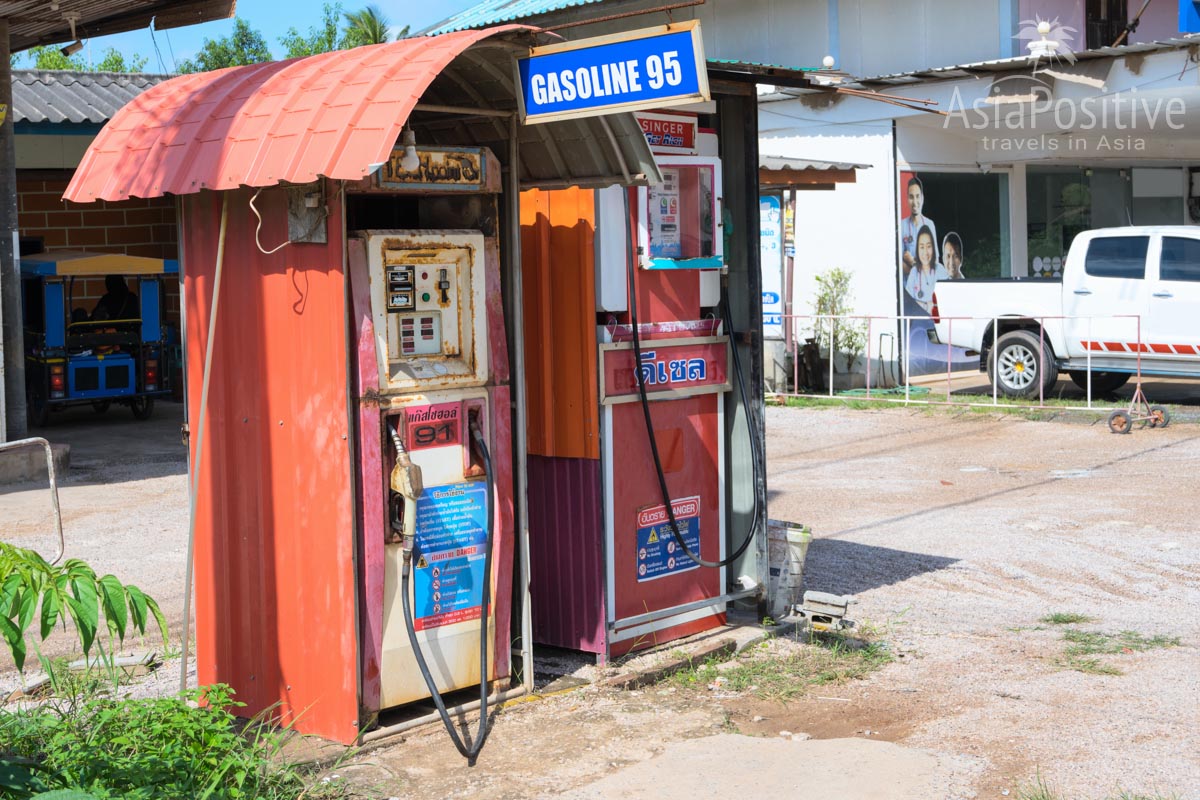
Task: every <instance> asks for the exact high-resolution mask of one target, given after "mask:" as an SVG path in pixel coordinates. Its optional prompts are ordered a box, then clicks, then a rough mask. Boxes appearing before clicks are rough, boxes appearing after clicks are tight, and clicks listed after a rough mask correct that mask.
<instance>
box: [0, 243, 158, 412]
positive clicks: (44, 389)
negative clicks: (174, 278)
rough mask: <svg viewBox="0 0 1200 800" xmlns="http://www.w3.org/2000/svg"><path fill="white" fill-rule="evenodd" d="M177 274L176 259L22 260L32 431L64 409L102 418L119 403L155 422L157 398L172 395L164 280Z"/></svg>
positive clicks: (71, 255)
mask: <svg viewBox="0 0 1200 800" xmlns="http://www.w3.org/2000/svg"><path fill="white" fill-rule="evenodd" d="M178 273H179V262H178V261H174V260H171V259H161V258H144V257H141V256H127V255H117V254H110V253H85V252H80V251H68V250H62V251H54V252H48V253H39V254H37V255H24V256H22V257H21V286H22V290H23V291H22V301H23V311H24V321H25V385H26V392H27V394H28V398H27V399H28V408H29V421H30V423H31V424H33V425H35V426H39V427H40V426H44V425H46V423H47V422H49V419H50V412H52V411H58V410H61V409H62V408H65V407H67V406H71V405H84V404H91V406H92V407H93V408H94V409H95V410H96V411H97V412H98V413H103V412H105V411H107V410H108V408H109V406H110V405H112V403H114V402H117V403H120V404H122V405H127V406H129V407H130V409H132V411H133V416H134V417H135V418H137V419H149V418H150V415H151V413H153V410H154V398H156V397H162V396H165V395H169V394H170V393H171V387H170V385H169V382H170V374H171V370H170V369H169V365H168V364H166V363H164V361H165V359H166V358H167V356H168V345H167V337H168V332H167V329H166V326H165V325H164V319H163V311H164V298H165V291H164V290H165V283H164V277H165V276H167V275H178ZM85 281H90V282H91V283H90V284H87V283H85ZM100 283H105V284H106V291H105V294H104V296H103V297H102V298H101V299H100V300H99V302H97V301H96V300H95V299H94V292H95V291H96V287H97V286H98V285H99V284H100ZM89 285H90V286H91V287H92V292H91V294H92V297H91V298H88V294H89V292H87V291H85V286H89ZM131 285H132V287H133V288H132V289H131V288H130V287H131ZM93 304H94V307H89V306H92V305H93Z"/></svg>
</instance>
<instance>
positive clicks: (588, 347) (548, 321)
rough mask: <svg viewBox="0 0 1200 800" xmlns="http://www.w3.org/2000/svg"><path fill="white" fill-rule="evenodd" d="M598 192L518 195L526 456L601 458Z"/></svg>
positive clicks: (535, 190) (562, 191)
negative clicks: (526, 401)
mask: <svg viewBox="0 0 1200 800" xmlns="http://www.w3.org/2000/svg"><path fill="white" fill-rule="evenodd" d="M595 229H596V205H595V192H594V191H593V190H591V189H578V188H573V189H559V190H554V191H542V190H538V189H530V190H528V191H525V192H523V193H522V194H521V266H522V270H523V272H522V275H523V283H524V295H525V296H524V302H525V367H526V377H525V380H526V387H527V390H528V392H529V452H530V454H532V455H541V456H554V457H559V458H590V459H599V458H600V420H599V411H598V409H597V407H596V404H597V392H598V390H597V383H596V381H597V378H596V373H597V370H596V360H597V354H596V284H595V279H594V275H595V249H594V240H595Z"/></svg>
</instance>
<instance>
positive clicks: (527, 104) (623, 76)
mask: <svg viewBox="0 0 1200 800" xmlns="http://www.w3.org/2000/svg"><path fill="white" fill-rule="evenodd" d="M517 73H518V78H519V81H520V84H521V95H520V100H521V116H522V119H523V120H524V121H525V122H526V123H536V122H551V121H553V120H559V119H574V118H577V117H591V116H598V115H601V114H613V113H615V112H618V111H635V110H638V109H645V108H664V107H666V106H673V105H680V104H683V103H694V102H699V101H701V100H708V99H709V93H708V74H707V72H706V70H705V64H704V46H703V44H702V43H701V41H700V23H699V22H698V21H696V20H692V21H690V22H683V23H678V24H672V25H662V26H659V27H655V28H644V29H642V30H637V31H627V32H625V33H620V34H614V35H612V36H599V37H596V38H592V39H581V40H579V41H577V42H566V43H563V44H555V45H548V46H546V47H535V48H533V49H532V50H530V55H529V57H528V58H522V59H519V60H518V62H517Z"/></svg>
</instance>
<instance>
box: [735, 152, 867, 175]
mask: <svg viewBox="0 0 1200 800" xmlns="http://www.w3.org/2000/svg"><path fill="white" fill-rule="evenodd" d="M758 168H759V169H769V170H782V169H790V170H796V171H797V172H800V171H804V170H816V171H820V172H828V171H831V170H841V171H845V170H851V169H870V168H871V165H870V164H851V163H849V162H845V163H843V162H839V161H813V160H811V159H807V158H788V157H787V156H764V155H760V156H759V157H758Z"/></svg>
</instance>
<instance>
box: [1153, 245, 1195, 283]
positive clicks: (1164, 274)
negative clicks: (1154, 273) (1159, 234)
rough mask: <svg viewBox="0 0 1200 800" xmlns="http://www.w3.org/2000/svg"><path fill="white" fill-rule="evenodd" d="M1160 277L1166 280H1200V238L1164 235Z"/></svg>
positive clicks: (1159, 270)
mask: <svg viewBox="0 0 1200 800" xmlns="http://www.w3.org/2000/svg"><path fill="white" fill-rule="evenodd" d="M1158 277H1159V279H1160V280H1164V281H1200V239H1180V238H1176V237H1174V236H1165V237H1163V244H1162V260H1161V261H1160V262H1159V268H1158Z"/></svg>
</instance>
